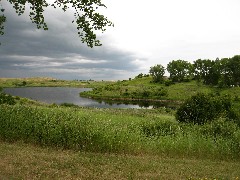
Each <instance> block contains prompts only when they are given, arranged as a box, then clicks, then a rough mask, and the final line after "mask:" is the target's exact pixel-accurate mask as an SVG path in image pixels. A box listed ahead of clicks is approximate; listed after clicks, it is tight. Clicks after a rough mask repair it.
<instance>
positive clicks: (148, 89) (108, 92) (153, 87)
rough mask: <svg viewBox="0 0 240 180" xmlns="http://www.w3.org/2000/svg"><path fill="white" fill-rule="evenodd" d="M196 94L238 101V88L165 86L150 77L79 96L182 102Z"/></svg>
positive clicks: (194, 84)
mask: <svg viewBox="0 0 240 180" xmlns="http://www.w3.org/2000/svg"><path fill="white" fill-rule="evenodd" d="M197 93H217V94H221V95H225V94H229V95H231V96H232V97H233V98H235V99H238V101H239V99H240V87H234V88H218V87H212V86H206V85H204V84H202V83H201V82H197V81H190V82H182V83H175V84H172V85H170V86H166V85H165V84H159V83H152V82H151V77H143V78H137V79H133V80H131V81H119V82H115V83H112V84H105V85H104V86H101V87H100V86H98V87H96V88H94V89H93V91H88V92H82V93H81V94H80V95H81V96H83V97H92V98H96V99H118V100H124V99H125V100H133V99H145V100H150V101H151V100H153V101H154V100H172V101H184V100H186V99H187V98H190V97H191V96H193V95H195V94H197Z"/></svg>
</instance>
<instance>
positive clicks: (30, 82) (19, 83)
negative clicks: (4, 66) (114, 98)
mask: <svg viewBox="0 0 240 180" xmlns="http://www.w3.org/2000/svg"><path fill="white" fill-rule="evenodd" d="M111 83H112V82H109V81H78V80H71V81H70V80H60V79H53V78H48V77H31V78H0V88H1V87H90V88H91V87H99V86H104V85H107V84H111Z"/></svg>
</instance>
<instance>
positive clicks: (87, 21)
mask: <svg viewBox="0 0 240 180" xmlns="http://www.w3.org/2000/svg"><path fill="white" fill-rule="evenodd" d="M7 1H8V2H9V3H10V4H12V5H13V8H14V9H15V10H16V13H17V14H18V15H22V14H23V13H24V11H25V8H26V7H29V8H30V12H29V17H30V19H31V21H32V22H33V23H34V24H36V26H37V28H38V29H40V28H42V29H44V30H48V26H47V24H46V22H45V20H44V15H43V13H44V10H45V9H46V8H47V7H49V6H53V7H54V8H61V9H62V10H63V11H64V12H65V11H66V10H68V9H69V8H70V7H71V9H73V10H74V16H75V19H73V21H72V23H74V22H75V23H76V25H77V30H78V35H79V37H80V38H81V41H82V42H83V43H86V44H87V45H88V46H89V47H93V46H100V45H101V43H100V41H99V40H98V39H97V37H96V33H95V31H102V32H104V31H105V30H106V27H107V26H113V23H112V22H111V21H109V20H108V19H107V18H106V17H105V16H104V15H102V14H100V13H99V12H98V9H99V8H100V7H104V8H106V6H105V5H104V4H103V3H102V2H101V0H55V1H54V2H53V3H48V2H47V0H7ZM26 4H27V5H29V6H27V5H26ZM4 10H5V9H4V7H2V5H1V0H0V13H1V14H0V35H1V34H3V29H4V25H3V23H4V22H5V21H6V16H5V15H4Z"/></svg>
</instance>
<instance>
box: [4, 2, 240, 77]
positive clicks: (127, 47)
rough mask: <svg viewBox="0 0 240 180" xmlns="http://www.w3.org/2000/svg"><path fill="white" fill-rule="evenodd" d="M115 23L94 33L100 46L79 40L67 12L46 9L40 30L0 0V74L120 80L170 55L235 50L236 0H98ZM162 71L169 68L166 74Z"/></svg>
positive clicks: (218, 54)
mask: <svg viewBox="0 0 240 180" xmlns="http://www.w3.org/2000/svg"><path fill="white" fill-rule="evenodd" d="M102 2H103V3H104V4H105V5H106V6H107V7H108V8H107V9H100V11H101V13H103V14H104V15H106V16H107V17H108V19H109V20H111V21H112V22H113V23H114V27H109V28H107V31H106V32H104V33H97V35H98V38H99V39H100V40H101V42H102V44H103V45H102V46H101V47H94V48H89V47H87V45H86V44H82V43H81V39H80V38H79V37H78V35H77V30H76V25H75V24H73V23H71V22H72V20H73V19H74V17H73V12H72V11H71V10H68V11H67V12H65V13H64V12H62V11H61V10H56V9H53V8H47V9H46V10H45V13H44V15H45V20H46V22H47V24H48V27H49V30H48V31H44V30H38V29H37V28H36V25H34V24H32V23H31V21H30V20H29V17H28V13H27V12H28V11H27V10H26V13H25V14H23V15H22V16H17V14H16V13H15V11H14V9H13V8H12V7H11V5H9V3H8V2H7V1H6V0H1V3H2V6H3V7H4V8H5V9H6V10H5V15H6V16H7V22H6V23H5V30H4V31H5V34H4V35H3V36H0V42H1V43H2V45H1V46H0V77H52V78H56V79H68V80H75V79H78V80H89V79H92V80H124V79H128V78H134V77H135V76H137V75H138V74H140V73H143V74H145V73H146V74H147V73H148V72H149V69H150V67H151V66H154V65H157V64H161V65H163V66H164V67H167V64H168V63H169V62H170V61H172V60H178V59H181V60H186V61H189V62H194V61H195V60H197V59H212V60H215V59H216V58H225V57H233V56H234V55H239V54H240V23H239V17H240V11H239V7H240V1H239V0H149V1H143V0H102ZM166 74H167V73H166Z"/></svg>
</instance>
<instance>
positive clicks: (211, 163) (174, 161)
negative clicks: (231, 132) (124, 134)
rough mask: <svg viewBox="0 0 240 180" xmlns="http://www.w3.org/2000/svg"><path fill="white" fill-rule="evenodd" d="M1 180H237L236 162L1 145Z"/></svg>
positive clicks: (16, 144) (29, 145) (238, 169)
mask: <svg viewBox="0 0 240 180" xmlns="http://www.w3.org/2000/svg"><path fill="white" fill-rule="evenodd" d="M0 159H1V161H0V179H238V178H239V177H240V163H239V161H238V160H231V161H229V160H228V161H225V160H218V159H215V160H212V159H206V158H201V159H199V158H194V157H193V158H191V157H184V158H182V157H171V156H167V155H161V156H155V155H146V154H143V155H129V154H112V153H111V154H109V153H92V152H76V151H72V150H61V149H56V148H49V147H39V146H34V145H31V144H26V143H22V142H15V143H7V142H3V141H0Z"/></svg>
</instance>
